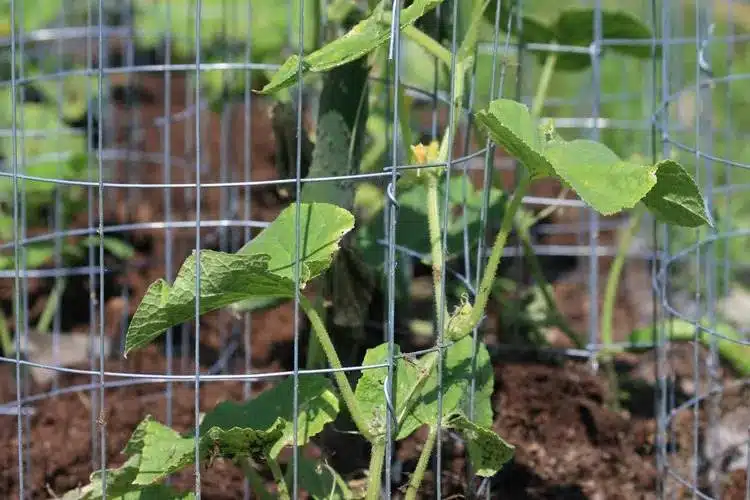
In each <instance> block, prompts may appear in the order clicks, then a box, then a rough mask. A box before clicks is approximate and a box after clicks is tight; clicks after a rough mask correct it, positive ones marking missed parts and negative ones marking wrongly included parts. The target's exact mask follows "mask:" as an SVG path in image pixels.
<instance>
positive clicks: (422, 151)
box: [411, 141, 440, 165]
mask: <svg viewBox="0 0 750 500" xmlns="http://www.w3.org/2000/svg"><path fill="white" fill-rule="evenodd" d="M439 152H440V143H439V142H438V141H432V142H431V143H430V144H428V145H426V146H425V145H424V144H417V145H415V146H411V153H412V161H413V162H414V163H416V164H418V165H425V164H427V163H435V162H436V161H437V157H438V153H439Z"/></svg>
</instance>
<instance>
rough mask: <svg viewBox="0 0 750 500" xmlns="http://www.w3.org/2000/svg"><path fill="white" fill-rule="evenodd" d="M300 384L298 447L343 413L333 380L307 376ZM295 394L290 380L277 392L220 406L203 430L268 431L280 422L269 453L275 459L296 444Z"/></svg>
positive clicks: (204, 424)
mask: <svg viewBox="0 0 750 500" xmlns="http://www.w3.org/2000/svg"><path fill="white" fill-rule="evenodd" d="M298 383H299V392H298V394H299V398H298V402H299V407H298V408H297V445H298V446H302V445H304V444H306V443H307V442H308V441H309V440H310V438H311V437H313V436H315V435H316V434H318V433H319V432H320V431H322V430H323V427H324V426H325V425H326V424H328V423H329V422H333V420H334V419H335V418H336V415H338V412H339V400H338V397H337V396H336V393H335V392H334V391H333V386H332V385H331V382H330V380H328V379H327V378H326V377H324V376H322V375H304V376H302V377H299V379H298ZM293 391H294V378H293V377H287V378H286V379H284V381H283V382H281V383H280V384H278V385H276V386H275V387H274V388H273V389H270V390H267V391H264V392H262V393H260V394H259V395H258V396H257V397H256V398H254V399H252V400H250V401H247V402H242V403H238V402H234V401H225V402H222V403H219V404H218V405H217V406H216V408H214V410H213V411H212V412H211V413H208V414H207V415H206V416H205V417H204V419H203V422H202V423H201V429H202V430H206V431H208V430H209V429H211V428H214V427H217V428H222V429H229V428H231V427H233V426H237V425H240V426H241V427H243V428H251V429H268V428H271V427H272V426H273V425H275V422H276V419H279V421H280V422H281V426H280V427H279V428H280V430H281V432H280V434H279V436H278V438H277V439H276V440H275V441H274V442H273V443H272V445H271V447H270V449H269V450H268V453H269V454H270V455H271V456H272V457H274V458H275V457H276V456H278V454H279V452H280V451H281V450H282V449H283V448H284V447H285V446H290V445H293V444H294V417H295V413H294V406H293V404H292V403H293V399H292V394H293Z"/></svg>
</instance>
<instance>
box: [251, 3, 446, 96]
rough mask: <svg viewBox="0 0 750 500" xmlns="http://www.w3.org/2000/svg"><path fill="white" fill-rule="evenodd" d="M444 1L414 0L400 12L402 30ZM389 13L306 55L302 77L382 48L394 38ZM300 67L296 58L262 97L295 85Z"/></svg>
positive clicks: (282, 69)
mask: <svg viewBox="0 0 750 500" xmlns="http://www.w3.org/2000/svg"><path fill="white" fill-rule="evenodd" d="M441 2H442V0H414V1H413V2H412V4H411V5H410V6H409V7H407V8H405V9H404V10H403V11H401V15H400V19H399V21H400V25H399V26H400V28H401V29H403V28H404V27H406V26H410V25H412V24H414V22H415V21H416V20H417V19H419V18H420V17H421V16H423V15H424V14H425V13H427V12H429V11H430V10H432V9H434V8H435V7H437V6H438V5H439V4H440V3H441ZM384 16H386V17H385V19H389V18H390V12H379V11H376V12H375V13H374V14H372V15H371V16H370V17H367V18H366V19H364V20H362V21H360V22H359V23H357V25H355V26H354V27H353V28H352V29H351V30H349V32H347V33H346V34H345V35H344V36H342V37H339V38H337V39H336V40H335V41H333V42H331V43H329V44H327V45H325V46H323V47H321V48H320V49H318V50H316V51H315V52H312V53H311V54H308V55H306V56H305V57H304V58H303V59H302V61H301V66H302V74H303V75H304V74H305V73H307V72H322V71H326V70H329V69H331V68H335V67H336V66H341V65H344V64H346V63H347V62H350V61H353V60H355V59H359V58H360V57H362V56H365V55H367V54H368V53H370V52H372V51H373V50H375V49H376V48H378V47H380V46H382V45H383V44H385V43H386V42H388V40H389V39H390V36H391V27H390V23H389V22H384V21H383V19H382V18H383V17H384ZM299 65H300V60H299V56H297V55H293V56H291V57H289V59H287V60H286V61H285V62H284V64H282V65H281V67H280V68H279V69H278V71H277V72H276V74H274V76H273V78H272V79H271V81H270V82H269V83H268V84H267V85H266V86H265V87H263V89H262V90H261V93H264V94H270V93H272V92H277V91H278V90H281V89H282V88H285V87H288V86H290V85H292V84H293V83H294V81H295V80H296V79H297V75H298V66H299Z"/></svg>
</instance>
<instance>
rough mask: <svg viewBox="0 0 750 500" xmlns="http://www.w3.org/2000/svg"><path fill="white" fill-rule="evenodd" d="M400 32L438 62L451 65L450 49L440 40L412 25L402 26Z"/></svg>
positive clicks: (448, 66)
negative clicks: (441, 43)
mask: <svg viewBox="0 0 750 500" xmlns="http://www.w3.org/2000/svg"><path fill="white" fill-rule="evenodd" d="M401 33H403V34H404V35H405V36H406V37H407V38H409V39H410V40H411V41H412V42H415V43H416V44H417V45H419V46H420V47H422V48H423V49H424V50H425V51H427V52H428V53H430V55H432V56H434V57H436V58H437V59H438V60H439V61H440V62H442V63H443V64H445V66H446V67H447V68H450V67H451V52H450V50H448V49H446V48H445V47H443V46H442V45H440V42H438V41H437V40H435V39H434V38H432V37H431V36H430V35H428V34H427V33H425V32H424V31H422V30H420V29H419V28H417V27H416V26H412V25H409V26H406V27H404V28H403V29H402V30H401Z"/></svg>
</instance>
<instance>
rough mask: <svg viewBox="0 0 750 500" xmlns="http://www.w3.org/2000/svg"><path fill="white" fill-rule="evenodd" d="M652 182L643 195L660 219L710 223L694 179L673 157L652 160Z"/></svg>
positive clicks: (693, 224) (685, 223)
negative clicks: (654, 164)
mask: <svg viewBox="0 0 750 500" xmlns="http://www.w3.org/2000/svg"><path fill="white" fill-rule="evenodd" d="M656 168H657V170H656V185H655V186H654V187H653V188H652V189H651V191H649V192H648V194H647V195H646V196H645V197H644V198H643V203H644V204H645V205H646V207H648V209H649V211H650V212H651V213H652V214H654V216H655V217H656V218H657V219H659V220H660V221H662V222H665V223H667V224H674V225H676V226H683V227H700V226H703V225H705V224H708V225H713V222H712V221H711V216H710V214H709V213H708V211H707V210H706V205H705V203H704V202H703V197H702V196H701V192H700V190H699V189H698V185H697V184H696V183H695V180H694V179H693V178H692V177H691V176H690V174H688V173H687V171H686V170H685V169H684V168H683V167H682V165H680V164H679V163H677V162H675V161H674V160H662V161H660V162H659V163H657V164H656Z"/></svg>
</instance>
